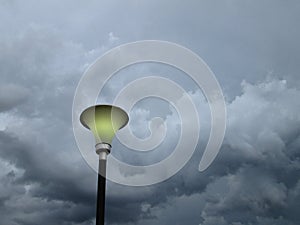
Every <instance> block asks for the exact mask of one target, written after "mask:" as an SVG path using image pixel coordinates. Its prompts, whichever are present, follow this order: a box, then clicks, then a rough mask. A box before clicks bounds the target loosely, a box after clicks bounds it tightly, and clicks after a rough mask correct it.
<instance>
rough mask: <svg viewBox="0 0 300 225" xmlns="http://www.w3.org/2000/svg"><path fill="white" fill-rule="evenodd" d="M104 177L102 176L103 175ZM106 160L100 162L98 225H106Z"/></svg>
mask: <svg viewBox="0 0 300 225" xmlns="http://www.w3.org/2000/svg"><path fill="white" fill-rule="evenodd" d="M101 174H102V175H103V176H102V175H101ZM105 176H106V160H103V159H100V160H99V171H98V191H97V212H96V225H104V215H105V188H106V178H105Z"/></svg>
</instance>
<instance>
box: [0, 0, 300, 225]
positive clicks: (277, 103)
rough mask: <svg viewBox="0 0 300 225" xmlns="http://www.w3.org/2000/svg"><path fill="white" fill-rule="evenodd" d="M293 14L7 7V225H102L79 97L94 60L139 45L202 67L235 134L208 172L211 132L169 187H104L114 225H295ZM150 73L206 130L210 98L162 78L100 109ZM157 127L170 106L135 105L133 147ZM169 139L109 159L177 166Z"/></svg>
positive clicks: (2, 92)
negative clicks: (177, 93)
mask: <svg viewBox="0 0 300 225" xmlns="http://www.w3.org/2000/svg"><path fill="white" fill-rule="evenodd" d="M299 12H300V2H299V1H297V0H287V1H280V0H257V1H253V0H243V1H242V0H223V1H217V0H210V1H200V0H199V1H198V0H195V1H193V0H188V1H180V0H169V1H167V0H165V1H158V0H152V1H138V0H128V1H122V0H118V1H117V0H109V1H96V0H75V1H74V0H64V1H58V0H51V1H50V0H45V1H38V0H35V1H34V0H27V1H21V0H0V224H1V225H2V224H3V225H7V224H10V225H40V224H44V225H56V224H60V225H77V224H78V225H79V224H81V225H89V224H94V223H95V222H94V220H95V218H94V216H95V200H96V176H97V174H96V173H95V172H94V171H93V170H92V169H91V168H90V167H89V166H88V164H87V163H86V162H85V161H84V159H83V158H82V157H81V154H80V151H79V150H78V147H77V145H76V142H75V138H74V135H73V130H72V102H73V96H74V93H75V89H76V86H77V84H78V82H79V80H80V78H81V77H82V75H83V73H84V71H85V70H86V69H87V67H88V65H90V64H91V63H92V62H93V61H94V60H95V59H96V58H98V57H99V56H101V55H102V54H103V53H105V52H106V51H108V50H109V49H111V48H113V47H116V46H118V45H120V44H124V43H127V42H131V41H137V40H144V39H154V40H166V41H171V42H175V43H178V44H180V45H183V46H185V47H187V48H189V49H191V50H192V51H194V52H195V53H197V54H198V55H199V56H201V57H202V58H203V60H205V62H206V63H207V64H208V65H209V67H210V68H211V69H212V71H213V72H214V74H215V75H216V77H217V79H218V81H219V83H220V86H221V88H222V90H223V92H224V96H225V98H226V105H227V129H226V134H225V139H224V142H223V145H222V148H221V151H220V153H219V154H218V156H217V158H216V160H215V161H214V162H213V164H212V165H211V166H210V167H209V168H208V169H207V170H206V171H204V172H201V173H200V172H199V171H198V164H199V160H200V159H201V155H202V153H203V149H204V146H205V143H206V142H207V130H209V129H208V128H209V125H207V122H205V121H203V124H204V129H203V130H204V131H203V133H201V135H202V136H201V137H200V141H199V144H198V147H197V149H196V152H195V154H194V155H193V157H192V159H191V160H190V161H189V162H188V163H187V165H186V166H185V167H184V168H183V169H182V170H181V171H180V172H179V173H178V174H176V175H175V176H173V177H172V178H170V179H168V180H166V181H164V182H162V183H158V184H155V185H152V186H146V187H127V186H122V185H119V184H115V183H113V182H108V185H107V204H106V218H107V224H110V225H117V224H118V225H132V224H138V225H154V224H155V225H182V224H186V225H195V224H196V225H216V224H217V225H232V224H233V225H256V224H259V225H266V224H273V225H296V224H298V223H299V221H300V215H299V210H300V158H299V157H300V114H299V111H300V101H299V99H300V90H299V85H300V79H299V71H300V63H299V62H300V55H299V52H300V41H299V40H300V30H299V21H300V13H299ZM153 72H155V73H157V74H160V73H165V76H167V77H169V78H170V77H174V79H175V81H176V82H179V83H180V84H181V85H182V87H183V88H184V89H185V90H186V91H187V92H189V93H190V94H191V97H192V98H193V99H194V101H195V104H196V106H197V107H198V108H197V109H198V111H199V112H200V114H201V112H203V114H202V115H201V116H200V119H201V118H202V119H204V120H205V115H208V114H209V113H204V112H207V109H208V108H207V105H206V101H205V99H204V98H203V94H202V92H201V91H199V90H198V89H197V87H196V86H195V84H194V83H193V82H192V81H191V80H189V79H188V78H185V77H184V76H183V74H180V73H179V72H178V71H175V70H172V69H170V68H164V67H163V66H162V65H137V66H136V67H135V68H128V70H125V71H121V72H120V73H118V74H116V77H115V78H114V79H112V80H111V81H110V82H108V83H107V86H106V89H105V90H104V92H103V95H102V96H100V99H101V98H102V99H104V100H103V101H106V102H108V103H109V102H110V101H112V99H113V97H114V95H115V94H116V93H118V90H120V89H121V88H122V87H123V86H124V85H126V82H128V81H131V80H134V79H136V78H139V77H140V76H146V75H148V74H150V73H153ZM137 94H138V93H137ZM147 101H148V102H147ZM155 104H157V105H155ZM157 115H159V116H162V118H166V117H167V115H172V109H171V108H170V107H169V105H168V103H166V102H160V101H158V100H152V101H149V100H145V101H144V102H143V101H141V102H140V104H137V105H136V108H135V111H134V112H132V113H131V114H130V116H131V118H132V117H133V118H136V119H135V120H133V121H135V122H134V123H131V124H130V125H131V127H132V129H133V131H135V134H137V135H140V137H146V136H147V135H149V130H148V129H147V123H148V121H149V120H150V119H151V118H152V117H153V116H157ZM167 118H169V119H170V120H171V122H172V119H174V121H176V120H177V119H178V118H177V117H176V116H174V118H173V117H167ZM174 133H175V132H173V133H172V132H171V133H168V134H167V138H168V139H167V142H166V143H165V144H164V145H162V146H161V147H162V149H165V152H164V154H157V155H155V153H153V154H154V155H153V154H152V155H150V156H149V157H147V156H146V155H143V156H142V157H141V156H140V155H135V156H134V157H127V158H126V157H125V156H124V155H127V153H126V151H128V149H126V148H125V147H122V146H121V144H120V143H118V142H117V141H116V143H115V145H114V146H116V148H115V152H114V153H113V154H114V155H115V156H116V157H119V158H122V159H124V160H128V162H129V163H140V164H142V165H143V164H147V163H149V162H150V163H153V161H151V160H161V159H163V158H164V157H166V156H167V155H168V154H170V151H169V150H170V149H171V150H172V148H173V146H174V143H175V142H176V141H177V136H176V135H175V134H174ZM91 151H93V149H91ZM162 151H163V150H162ZM154 156H155V157H154ZM158 156H159V157H161V158H159V157H158ZM157 157H158V158H157ZM131 159H132V160H131ZM137 159H138V160H137ZM130 160H131V161H130ZM149 160H150V161H149ZM137 161H138V162H137Z"/></svg>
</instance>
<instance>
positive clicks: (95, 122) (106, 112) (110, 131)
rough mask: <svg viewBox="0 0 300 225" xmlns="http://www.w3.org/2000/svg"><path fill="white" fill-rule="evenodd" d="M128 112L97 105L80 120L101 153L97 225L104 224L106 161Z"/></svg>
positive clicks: (86, 111) (90, 108)
mask: <svg viewBox="0 0 300 225" xmlns="http://www.w3.org/2000/svg"><path fill="white" fill-rule="evenodd" d="M128 120H129V117H128V115H127V113H126V112H125V111H124V110H123V109H121V108H119V107H116V106H112V105H95V106H91V107H89V108H87V109H85V110H84V111H83V112H82V113H81V115H80V122H81V123H82V125H83V126H84V127H86V128H87V129H89V130H91V132H92V133H93V134H94V136H95V141H96V145H95V148H96V153H97V154H98V155H99V169H98V189H97V211H96V225H104V215H105V187H106V178H105V176H106V161H107V156H108V154H109V153H110V151H111V143H112V140H113V138H114V136H115V133H116V132H117V131H118V130H119V129H121V128H123V127H124V126H125V125H126V124H127V123H128Z"/></svg>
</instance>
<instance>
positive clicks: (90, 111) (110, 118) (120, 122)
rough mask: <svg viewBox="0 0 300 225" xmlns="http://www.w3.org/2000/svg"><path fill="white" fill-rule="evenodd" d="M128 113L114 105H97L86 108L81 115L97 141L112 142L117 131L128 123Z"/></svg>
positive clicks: (83, 123)
mask: <svg viewBox="0 0 300 225" xmlns="http://www.w3.org/2000/svg"><path fill="white" fill-rule="evenodd" d="M128 120H129V118H128V115H127V113H126V112H125V111H124V110H123V109H121V108H119V107H116V106H112V105H95V106H91V107H89V108H87V109H85V110H84V111H83V112H82V113H81V115H80V122H81V123H82V125H83V126H85V127H86V128H88V129H90V130H91V131H92V132H93V134H94V136H95V139H96V143H97V144H98V143H107V144H111V142H112V140H113V138H114V136H115V133H116V132H117V131H118V130H119V129H121V128H122V127H124V126H125V125H126V124H127V123H128Z"/></svg>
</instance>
